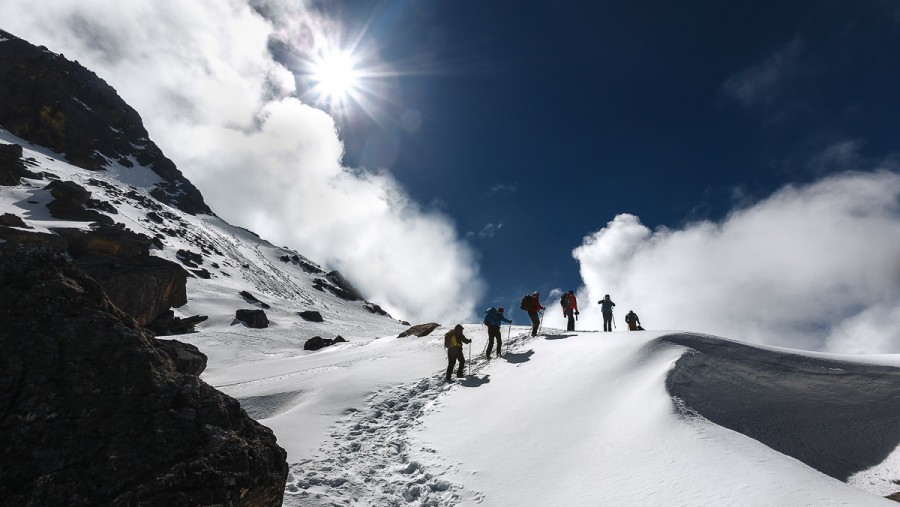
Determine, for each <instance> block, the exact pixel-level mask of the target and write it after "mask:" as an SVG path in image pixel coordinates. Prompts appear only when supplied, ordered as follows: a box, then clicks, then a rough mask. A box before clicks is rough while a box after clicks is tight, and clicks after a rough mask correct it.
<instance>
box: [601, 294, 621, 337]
mask: <svg viewBox="0 0 900 507" xmlns="http://www.w3.org/2000/svg"><path fill="white" fill-rule="evenodd" d="M597 304H598V305H600V311H601V312H603V331H612V318H613V314H612V312H613V307H615V306H616V304H615V303H613V302H612V300H611V299H609V294H607V295H606V296H604V297H603V299H601V300H600V301H597Z"/></svg>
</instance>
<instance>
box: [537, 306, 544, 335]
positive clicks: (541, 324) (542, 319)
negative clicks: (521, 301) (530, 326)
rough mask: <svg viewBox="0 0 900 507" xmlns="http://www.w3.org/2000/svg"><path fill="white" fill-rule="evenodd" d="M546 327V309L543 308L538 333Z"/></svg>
mask: <svg viewBox="0 0 900 507" xmlns="http://www.w3.org/2000/svg"><path fill="white" fill-rule="evenodd" d="M543 327H544V310H541V323H540V324H538V333H540V332H541V328H543Z"/></svg>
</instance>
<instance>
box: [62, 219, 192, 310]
mask: <svg viewBox="0 0 900 507" xmlns="http://www.w3.org/2000/svg"><path fill="white" fill-rule="evenodd" d="M54 232H56V233H57V234H59V235H60V236H61V237H63V238H65V240H66V242H67V244H68V251H69V255H71V256H72V257H73V259H74V263H75V265H76V266H78V268H80V269H81V270H83V271H84V272H86V273H87V274H88V275H90V276H91V277H92V278H93V279H94V280H96V281H97V282H98V283H100V285H101V286H102V287H103V290H105V291H106V294H107V296H108V297H109V298H110V300H111V301H112V302H113V303H115V305H116V306H118V307H119V309H121V310H122V311H124V312H126V313H127V314H129V315H130V316H131V317H132V318H133V319H135V320H136V321H137V322H138V324H140V325H141V326H146V325H149V324H150V323H152V322H154V321H156V320H157V319H158V318H159V317H160V316H161V315H162V314H163V313H164V312H166V311H167V310H169V309H171V308H177V307H180V306H182V305H184V304H185V303H187V277H188V274H187V272H186V271H185V270H184V268H182V267H181V266H179V265H178V264H176V263H174V262H171V261H168V260H166V259H162V258H159V257H153V256H151V255H150V246H151V245H152V244H153V243H152V240H151V239H150V238H149V237H147V236H145V235H143V234H137V233H135V232H132V231H130V230H128V229H124V228H121V227H111V226H101V227H96V228H94V229H93V230H88V231H84V230H80V229H55V230H54Z"/></svg>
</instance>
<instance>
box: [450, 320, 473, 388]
mask: <svg viewBox="0 0 900 507" xmlns="http://www.w3.org/2000/svg"><path fill="white" fill-rule="evenodd" d="M463 343H472V340H470V339H468V338H466V335H465V334H463V327H462V324H457V325H456V327H454V328H453V329H451V330H450V331H447V332H446V333H445V334H444V347H447V382H451V381H452V379H451V378H450V375H451V374H452V373H453V365H454V364H456V362H457V361H459V368H458V369H457V370H456V378H463V372H464V371H465V370H466V356H465V354H463V347H462V346H463Z"/></svg>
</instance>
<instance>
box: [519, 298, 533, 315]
mask: <svg viewBox="0 0 900 507" xmlns="http://www.w3.org/2000/svg"><path fill="white" fill-rule="evenodd" d="M531 300H532V297H531V294H525V295H524V296H522V302H521V303H520V304H519V309H521V310H525V311H526V312H527V311H528V310H529V309H530V308H531Z"/></svg>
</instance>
